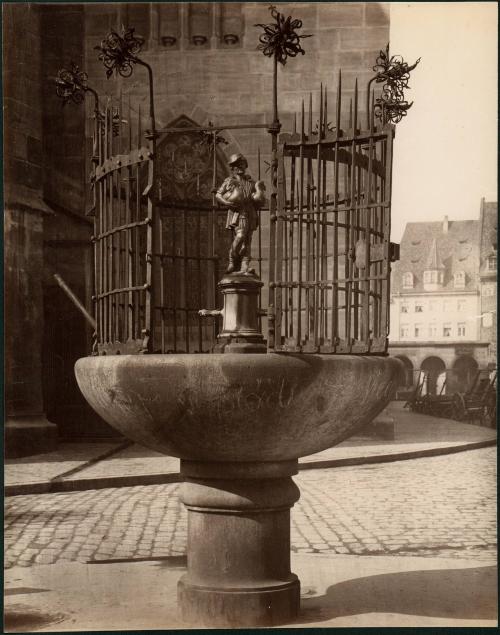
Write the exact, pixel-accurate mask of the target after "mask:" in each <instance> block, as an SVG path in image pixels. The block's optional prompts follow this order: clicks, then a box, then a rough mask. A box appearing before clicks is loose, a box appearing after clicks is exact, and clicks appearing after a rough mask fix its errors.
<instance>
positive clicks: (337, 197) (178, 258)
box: [55, 7, 418, 354]
mask: <svg viewBox="0 0 500 635" xmlns="http://www.w3.org/2000/svg"><path fill="white" fill-rule="evenodd" d="M271 15H272V17H273V19H274V22H272V23H271V24H267V25H265V24H261V25H256V26H258V27H260V28H262V29H263V33H262V34H261V36H260V45H259V47H258V48H260V49H261V50H262V52H263V53H264V55H265V56H267V57H270V58H272V59H273V86H272V111H273V120H272V122H271V123H270V124H259V125H246V124H244V123H242V124H240V125H231V126H225V125H224V124H223V123H218V124H217V125H212V124H209V125H208V126H205V127H200V126H197V125H196V123H195V122H193V121H191V120H188V119H187V118H185V117H184V118H181V119H180V120H178V121H176V122H174V124H173V125H172V126H170V127H168V128H165V129H163V130H160V131H158V130H157V129H156V122H155V114H154V83H153V71H152V68H151V67H150V66H149V65H148V64H147V63H145V62H144V61H143V60H141V59H140V58H139V57H138V54H139V53H140V50H141V46H142V44H143V43H144V40H143V38H141V37H140V36H137V35H135V33H134V29H133V28H124V29H123V33H122V34H121V35H120V34H118V33H117V32H115V31H111V32H110V33H109V34H108V35H107V36H106V37H105V39H104V40H103V41H102V42H101V45H100V46H98V47H96V48H97V49H98V50H99V59H100V60H101V61H102V62H103V64H104V66H105V69H106V74H107V76H108V77H111V76H112V75H113V74H118V75H121V76H122V77H125V78H127V77H130V76H131V75H132V73H133V72H134V68H135V66H136V65H138V66H140V67H144V68H146V70H147V72H148V81H149V112H148V113H147V119H146V125H144V124H143V121H142V118H143V115H142V113H141V110H140V108H138V109H135V108H134V107H133V105H132V106H131V104H130V102H127V104H126V105H124V104H123V101H122V99H121V97H120V99H119V100H118V102H117V103H112V102H111V101H109V100H108V102H107V103H106V105H105V107H104V110H103V111H102V110H101V106H100V102H99V96H98V95H97V93H96V91H95V90H93V89H92V88H91V87H90V86H89V85H88V77H87V74H86V73H85V72H83V71H81V70H80V69H79V68H78V67H77V66H75V65H72V66H71V67H70V68H69V69H61V71H59V74H58V76H57V78H56V79H55V81H56V86H57V94H58V95H59V96H60V97H61V98H62V99H63V102H64V103H68V102H70V101H73V102H74V103H80V102H81V101H83V99H84V96H85V94H88V93H89V94H91V95H93V97H94V135H93V156H92V159H91V160H92V165H93V168H92V174H91V182H92V185H93V207H92V210H91V213H92V215H93V216H94V236H93V243H94V255H95V263H94V265H95V266H94V275H95V294H94V315H95V321H96V330H95V336H94V339H95V342H94V351H93V352H94V354H116V353H122V354H123V353H147V352H159V353H169V352H185V353H191V352H210V351H211V350H212V347H213V345H214V344H215V342H216V336H217V326H218V325H217V317H215V316H213V315H212V317H211V318H209V319H208V321H207V319H206V318H203V319H202V318H201V317H200V315H199V313H198V312H199V310H200V309H202V308H205V307H211V308H214V309H215V308H217V307H219V306H220V305H221V298H220V295H219V293H218V290H217V282H218V280H219V279H220V278H221V277H222V274H223V271H224V268H225V265H226V254H227V252H228V248H229V243H230V240H231V237H230V235H229V232H227V231H226V230H225V218H226V210H221V209H219V207H218V205H217V202H216V198H215V193H216V191H217V188H218V186H219V185H220V184H221V182H222V180H223V179H224V177H225V176H227V166H226V163H225V157H224V153H223V152H222V150H221V148H220V146H221V145H223V144H224V142H225V141H224V138H223V132H224V131H225V130H231V129H243V128H246V129H249V128H250V129H252V128H254V129H255V128H265V129H267V131H268V132H269V133H270V138H271V143H270V149H269V155H268V157H267V158H268V159H269V161H268V165H269V168H270V175H269V176H270V178H269V181H270V183H269V186H270V187H268V191H269V209H268V210H267V209H262V210H260V211H258V213H259V214H260V215H261V222H260V223H259V228H258V239H257V241H254V245H255V243H257V244H256V246H257V255H256V256H255V255H254V257H253V260H255V261H256V262H257V265H258V266H257V270H258V274H259V276H260V277H263V275H264V271H265V269H266V268H267V267H263V261H264V258H263V244H264V243H267V244H268V246H269V263H268V268H269V280H268V294H269V307H268V314H267V317H268V320H267V331H268V332H267V335H268V337H267V344H268V350H270V351H279V352H303V353H314V352H320V353H336V354H339V353H351V354H367V353H372V354H384V353H385V352H386V351H387V335H388V327H389V311H388V306H389V279H390V262H391V260H394V259H396V258H397V256H398V254H397V249H396V247H397V246H395V245H393V244H392V243H390V212H391V174H392V144H393V138H394V125H393V124H394V123H397V122H398V121H400V120H401V119H402V118H403V117H404V116H406V114H407V111H408V109H409V108H410V107H411V103H408V102H407V101H406V100H405V98H404V90H405V89H406V88H408V79H409V76H410V72H411V71H412V70H413V69H414V68H415V66H416V65H417V64H418V61H417V62H416V63H415V64H414V65H412V66H410V65H408V64H407V63H405V62H404V61H403V60H402V58H400V57H399V56H390V54H389V47H388V46H387V48H386V50H385V51H381V52H380V56H379V57H378V58H377V61H376V64H375V66H374V67H373V70H374V72H375V75H374V76H373V77H372V78H371V79H370V81H369V83H368V86H367V89H366V100H367V101H366V104H367V105H366V124H365V127H364V128H363V127H362V123H361V115H360V113H359V112H358V87H357V83H356V87H355V91H354V98H353V101H352V102H351V106H350V109H349V113H348V117H347V118H346V116H345V113H342V112H341V105H342V86H341V80H340V74H339V82H338V86H337V91H336V100H337V102H336V108H335V116H334V119H335V121H334V123H330V122H329V117H328V104H327V91H326V90H325V91H323V89H321V91H320V104H319V108H318V110H319V119H318V122H317V124H316V126H315V127H314V128H313V111H312V103H311V100H310V104H309V113H308V117H307V118H308V121H307V122H306V114H305V109H304V105H302V112H301V114H300V117H299V120H300V130H297V125H296V124H295V126H294V130H293V131H292V132H291V133H281V134H280V131H281V123H280V121H279V115H278V89H277V69H278V65H279V64H281V65H285V64H286V61H287V59H288V58H289V57H292V58H293V57H295V56H296V55H297V54H304V52H305V51H304V50H303V49H302V46H301V40H302V39H304V38H307V37H310V35H298V33H297V30H298V29H300V28H301V26H302V23H301V21H300V20H293V21H292V19H291V18H288V19H287V20H285V18H284V16H282V15H281V14H280V13H279V12H278V11H277V10H276V9H275V8H274V7H271ZM373 83H375V84H374V85H378V84H383V86H382V92H381V94H380V95H379V96H378V97H376V95H375V93H374V91H371V86H372V84H373ZM346 119H347V121H346ZM376 119H377V120H378V121H377V123H376ZM264 158H265V157H264ZM260 159H261V157H260V151H259V161H258V178H259V179H260V178H261V173H260V172H261V165H260ZM267 214H269V215H270V230H269V236H265V235H264V234H263V231H262V227H263V225H264V223H263V222H262V216H263V215H264V218H265V216H266V215H267ZM265 224H266V226H267V223H265ZM264 282H266V280H264ZM259 309H261V303H260V301H259ZM208 313H209V314H213V313H217V312H216V311H215V312H214V311H211V312H210V311H209V312H208ZM261 313H262V311H261V310H260V311H259V315H260V314H261ZM259 323H260V317H259Z"/></svg>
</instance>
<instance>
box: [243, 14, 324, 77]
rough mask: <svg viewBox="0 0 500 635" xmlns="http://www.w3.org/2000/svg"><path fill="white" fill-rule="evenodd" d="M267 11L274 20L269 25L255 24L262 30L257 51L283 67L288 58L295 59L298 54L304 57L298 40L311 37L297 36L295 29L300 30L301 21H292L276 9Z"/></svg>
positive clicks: (290, 17) (310, 35)
mask: <svg viewBox="0 0 500 635" xmlns="http://www.w3.org/2000/svg"><path fill="white" fill-rule="evenodd" d="M269 11H270V12H271V16H272V17H273V18H274V22H271V23H270V24H256V25H255V26H258V27H261V28H262V29H263V30H264V33H262V34H261V35H260V37H259V42H260V44H259V45H258V47H257V48H258V50H259V51H262V52H263V53H264V55H266V56H267V57H274V58H275V59H276V60H277V61H278V62H279V63H280V64H282V65H283V66H284V65H285V64H286V60H287V58H288V57H296V56H297V55H298V54H299V53H300V54H301V55H305V51H304V49H303V48H302V46H301V43H300V40H302V39H304V38H307V37H312V34H309V35H303V34H301V35H299V34H298V33H297V29H300V28H302V20H297V19H292V16H288V18H285V16H284V15H283V14H282V13H280V12H279V11H278V10H277V9H276V7H274V6H270V7H269Z"/></svg>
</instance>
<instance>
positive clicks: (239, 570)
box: [75, 354, 400, 628]
mask: <svg viewBox="0 0 500 635" xmlns="http://www.w3.org/2000/svg"><path fill="white" fill-rule="evenodd" d="M75 369H76V378H77V381H78V384H79V386H80V389H81V391H82V392H83V394H84V396H85V397H86V399H87V401H88V402H89V403H90V405H91V406H92V407H93V408H94V409H95V410H96V411H97V412H98V413H99V414H100V415H101V417H103V419H105V420H106V421H107V422H108V423H110V424H111V425H112V426H113V427H115V428H116V429H117V430H119V431H120V432H122V433H123V434H124V435H125V436H127V437H129V438H130V439H132V440H134V441H137V442H138V443H140V444H142V445H145V446H148V447H150V448H152V449H153V450H156V451H159V452H163V453H164V454H169V455H171V456H177V457H179V458H180V459H181V476H182V478H183V484H182V488H181V499H182V501H183V503H184V505H185V506H186V508H187V512H188V540H187V552H188V558H187V561H188V566H187V572H186V573H185V574H184V575H183V576H182V578H181V579H180V580H179V582H178V586H177V593H178V606H179V610H180V613H181V616H182V619H183V620H184V621H186V622H188V623H191V624H193V625H196V626H203V627H214V626H222V627H229V628H240V627H244V626H276V625H279V624H286V623H290V622H291V621H293V620H294V619H295V618H296V617H297V616H298V614H299V611H300V581H299V579H298V577H297V576H296V575H295V574H294V573H293V572H292V571H291V569H290V509H291V507H292V506H293V504H294V503H295V502H296V501H297V500H298V499H299V496H300V493H299V490H298V488H297V486H296V484H295V483H294V482H293V480H292V478H291V477H292V476H293V475H294V474H296V473H297V469H298V458H299V457H301V456H305V455H308V454H313V453H314V452H319V451H320V450H324V449H326V448H328V447H330V446H332V445H335V444H336V443H339V442H340V441H342V440H343V439H346V438H347V437H349V436H351V435H352V434H354V433H355V432H356V431H357V430H358V429H359V428H361V427H363V426H364V425H366V424H367V423H368V422H369V421H370V420H371V419H373V418H374V417H375V416H376V415H377V414H378V413H379V412H380V411H381V410H382V408H384V406H385V405H386V404H387V402H388V401H389V400H390V398H391V396H392V394H393V391H394V390H395V388H396V385H397V383H398V382H397V378H398V376H399V374H400V364H399V362H398V361H397V360H395V359H390V358H384V357H357V356H356V357H355V356H335V357H334V356H326V355H323V356H322V355H290V354H239V355H237V354H220V355H216V354H213V355H212V354H210V355H129V356H126V355H123V356H120V355H116V356H102V357H87V358H84V359H80V360H78V362H77V363H76V367H75Z"/></svg>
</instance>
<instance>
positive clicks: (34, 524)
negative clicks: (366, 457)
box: [5, 448, 496, 568]
mask: <svg viewBox="0 0 500 635" xmlns="http://www.w3.org/2000/svg"><path fill="white" fill-rule="evenodd" d="M495 461H496V454H495V449H494V448H485V449H482V450H474V451H469V452H463V453H459V454H452V455H446V456H438V457H432V458H422V459H418V460H413V461H400V462H395V463H387V464H378V465H365V466H352V467H344V468H337V469H323V470H310V471H304V472H301V473H299V475H298V476H296V477H294V478H295V481H296V482H297V484H298V485H299V487H300V490H301V498H300V500H299V501H298V502H297V503H296V505H295V506H294V507H293V509H292V514H291V518H292V532H291V537H292V550H293V551H295V552H299V553H314V552H321V553H328V552H330V553H341V554H366V555H369V554H381V553H386V554H394V555H420V556H424V557H426V556H428V557H434V556H438V555H442V556H444V557H456V558H480V559H484V560H487V559H488V558H491V556H492V555H494V554H495V552H496V551H495V549H496V547H495V544H496V464H495ZM159 500H160V501H161V503H160V502H159ZM5 521H6V530H5V566H6V567H7V568H9V567H13V566H31V565H32V564H41V563H45V564H51V563H53V562H57V561H58V560H61V559H64V560H75V561H80V562H87V561H88V560H91V559H94V558H95V559H109V558H130V559H132V558H139V557H140V558H145V557H146V558H147V557H160V556H168V555H183V554H184V553H185V550H186V541H187V516H186V511H185V509H184V508H183V506H182V505H181V503H180V501H179V484H177V483H176V484H169V485H153V486H141V487H124V488H109V489H101V490H93V491H87V492H74V493H62V494H44V495H30V496H16V497H11V498H8V499H6V506H5Z"/></svg>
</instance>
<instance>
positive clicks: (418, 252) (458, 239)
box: [392, 220, 480, 293]
mask: <svg viewBox="0 0 500 635" xmlns="http://www.w3.org/2000/svg"><path fill="white" fill-rule="evenodd" d="M446 224H447V227H448V230H447V231H445V225H446ZM479 229H480V222H479V221H478V220H464V221H447V222H445V223H443V221H439V222H421V223H408V224H407V225H406V229H405V231H404V234H403V238H402V239H401V250H400V260H399V261H398V262H396V263H394V265H393V273H392V292H393V293H400V292H404V293H406V292H411V293H422V292H425V290H424V286H423V277H424V275H423V274H424V271H427V270H428V269H429V268H430V267H429V266H428V265H429V263H430V264H433V261H434V258H436V259H437V262H441V263H442V265H443V266H444V269H445V272H444V284H443V286H442V290H443V291H453V290H454V284H453V276H454V274H455V273H457V272H459V271H464V272H465V290H466V291H474V290H475V289H477V283H478V274H479ZM406 272H411V273H412V274H413V281H414V284H413V288H412V289H403V282H402V276H403V274H404V273H406Z"/></svg>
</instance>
